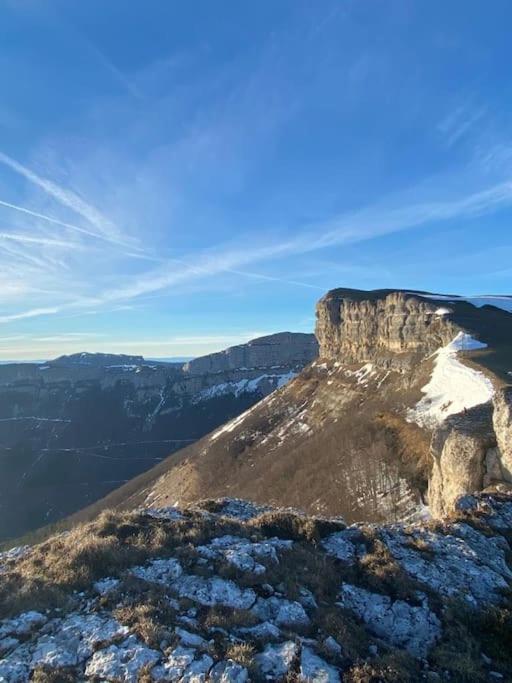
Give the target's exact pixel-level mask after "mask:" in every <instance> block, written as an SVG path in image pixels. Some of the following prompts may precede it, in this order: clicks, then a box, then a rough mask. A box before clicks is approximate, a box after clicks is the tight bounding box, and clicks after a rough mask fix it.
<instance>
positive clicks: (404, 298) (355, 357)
mask: <svg viewBox="0 0 512 683" xmlns="http://www.w3.org/2000/svg"><path fill="white" fill-rule="evenodd" d="M426 296H427V295H426ZM316 314H317V325H316V336H317V338H318V342H319V345H320V356H321V357H322V358H326V359H332V360H343V361H345V362H357V361H368V360H372V361H375V360H380V361H381V362H383V361H388V362H392V361H393V359H394V360H395V361H396V358H394V357H395V356H396V355H399V356H400V355H402V354H407V353H408V354H416V355H417V354H423V355H424V354H428V353H433V352H434V351H436V350H437V349H438V348H439V347H441V346H444V345H445V344H447V343H448V342H450V341H451V340H452V339H453V338H454V337H455V336H456V334H457V333H458V332H459V331H461V329H462V328H461V327H460V326H458V325H456V324H454V323H453V322H452V321H451V320H450V318H449V317H448V316H447V315H446V313H445V312H444V311H443V309H440V307H439V305H438V304H436V303H435V302H433V301H432V302H430V301H427V300H425V299H424V298H420V297H419V296H417V295H415V294H412V293H408V292H402V291H391V290H376V291H374V292H360V291H358V290H349V289H334V290H332V291H331V292H328V293H327V294H326V295H325V296H324V297H323V298H322V299H320V301H319V302H318V305H317V313H316Z"/></svg>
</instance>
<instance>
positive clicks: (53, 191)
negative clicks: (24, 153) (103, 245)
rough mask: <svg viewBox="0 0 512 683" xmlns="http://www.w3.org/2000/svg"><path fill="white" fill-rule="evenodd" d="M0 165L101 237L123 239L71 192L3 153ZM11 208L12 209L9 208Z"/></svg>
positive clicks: (0, 155)
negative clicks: (76, 215)
mask: <svg viewBox="0 0 512 683" xmlns="http://www.w3.org/2000/svg"><path fill="white" fill-rule="evenodd" d="M0 163H2V164H4V165H5V166H7V167H8V168H10V169H11V170H12V171H14V172H15V173H17V174H18V175H20V176H22V177H23V178H25V179H26V180H28V181H29V182H30V183H32V184H33V185H35V186H37V187H39V188H40V189H41V190H43V191H44V192H46V194H48V195H49V196H50V197H52V198H53V199H55V200H56V201H57V202H58V203H59V204H61V205H62V206H64V207H66V208H68V209H71V210H72V211H73V212H74V213H76V214H78V215H80V216H82V218H85V220H87V221H88V222H89V223H90V224H91V225H93V226H94V227H95V228H96V229H97V231H98V232H99V233H100V235H102V236H103V237H108V238H109V239H111V240H121V239H122V238H123V235H122V233H121V231H120V230H119V228H118V227H117V226H116V225H114V223H112V221H110V220H109V219H108V218H107V217H105V216H104V215H103V214H102V213H101V212H100V211H98V209H96V208H95V207H94V206H92V204H90V203H88V202H87V201H86V200H84V199H83V198H82V197H80V196H79V195H78V194H77V193H76V192H74V191H73V190H70V189H67V188H64V187H61V186H60V185H58V184H57V183H55V182H54V181H52V180H49V179H48V178H44V177H43V176H40V175H38V174H37V173H35V171H33V170H31V169H30V168H28V167H27V166H24V165H23V164H21V163H19V162H18V161H16V160H15V159H13V158H12V157H10V156H8V155H7V154H4V153H3V152H0ZM11 208H13V207H12V206H11Z"/></svg>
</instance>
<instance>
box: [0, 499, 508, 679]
mask: <svg viewBox="0 0 512 683" xmlns="http://www.w3.org/2000/svg"><path fill="white" fill-rule="evenodd" d="M511 532H512V496H503V495H501V496H500V495H496V496H487V495H480V496H474V497H473V496H467V497H465V498H462V499H459V501H458V502H457V505H456V513H455V516H454V519H453V520H452V521H451V522H450V523H449V524H437V525H436V526H433V525H429V524H425V523H418V524H414V525H410V526H405V525H384V526H372V527H369V526H367V525H353V526H349V527H346V526H345V524H344V523H343V521H342V520H340V519H329V518H323V517H307V516H305V515H304V514H302V513H300V512H298V511H294V510H289V509H288V510H282V509H277V508H275V509H268V508H267V509H263V508H261V507H260V506H257V505H253V504H251V503H249V502H245V501H241V500H230V499H222V500H218V501H211V500H210V501H203V502H202V503H200V504H198V505H197V506H195V507H192V508H185V509H178V508H162V509H158V510H155V509H151V510H149V509H147V510H138V511H135V512H132V513H122V514H118V515H114V514H113V513H110V514H109V515H107V516H104V517H102V518H100V519H98V520H96V521H95V522H93V523H92V524H90V525H87V526H84V527H81V528H78V529H75V530H73V531H71V532H70V533H68V534H66V535H61V536H56V537H54V538H50V539H49V540H47V541H46V542H45V543H44V544H43V545H40V546H34V547H32V548H28V549H27V548H24V549H23V551H22V552H19V553H15V552H13V553H11V554H10V555H9V556H8V557H7V556H3V557H0V570H1V571H2V584H1V585H0V681H2V682H5V683H13V682H17V683H25V682H26V681H29V680H52V681H54V680H63V681H71V680H80V681H84V682H85V681H91V683H93V682H95V681H98V680H102V681H106V682H111V683H123V682H130V683H131V682H133V683H136V681H142V680H144V681H148V683H149V682H150V681H153V682H154V683H165V682H172V681H175V682H181V683H192V682H195V683H203V682H205V683H206V682H207V681H212V682H215V681H217V682H223V683H230V682H232V683H237V682H238V683H245V682H248V681H251V680H252V681H260V680H261V681H263V680H270V681H278V680H294V681H297V682H298V683H306V682H308V683H315V682H316V683H325V682H327V683H341V681H345V680H346V681H363V680H382V681H395V680H402V681H405V680H407V681H457V680H462V679H460V678H459V672H460V671H461V670H463V671H464V680H475V681H480V680H481V681H484V680H499V679H503V680H505V679H506V680H510V676H511V675H512V667H511V664H510V658H509V650H508V648H507V642H508V640H507V639H509V637H510V634H509V632H508V629H509V627H510V623H511V619H512V612H511V610H510V609H509V605H508V603H507V599H506V592H507V590H509V587H510V585H511V583H512V571H511V569H510V566H509V562H510V558H511V554H510V550H511V548H510V545H509V539H510V538H511ZM341 543H343V548H344V550H343V552H342V553H341V555H340V552H339V549H340V547H341V546H340V544H341ZM36 573H37V590H31V587H32V585H33V583H31V582H33V581H34V576H35V575H36ZM77 588H79V591H78V590H77ZM43 606H44V608H43ZM462 667H463V669H462Z"/></svg>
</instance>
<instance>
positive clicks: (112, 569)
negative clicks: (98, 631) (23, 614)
mask: <svg viewBox="0 0 512 683" xmlns="http://www.w3.org/2000/svg"><path fill="white" fill-rule="evenodd" d="M251 531H252V530H251ZM252 533H254V531H252ZM223 534H238V535H248V534H249V531H247V530H245V528H244V527H243V525H241V524H240V523H238V522H232V521H229V520H225V519H209V518H205V517H204V515H201V514H197V513H195V514H194V513H193V512H191V513H189V514H188V516H186V517H185V518H184V519H182V520H155V519H152V518H151V517H148V516H145V515H142V514H140V513H137V512H113V511H107V512H104V513H102V514H101V515H100V516H99V517H98V518H97V519H96V520H95V521H94V522H91V523H89V524H86V525H81V526H78V527H75V528H74V529H73V530H72V531H70V532H69V533H67V534H62V535H60V536H55V537H53V538H50V539H48V540H47V541H45V542H44V543H41V544H40V545H38V546H35V547H34V548H33V549H32V552H31V553H30V554H29V555H28V556H27V557H25V558H22V559H21V560H19V561H18V562H17V563H16V565H15V567H14V568H13V569H11V570H8V571H7V572H6V573H5V574H3V575H2V582H1V584H0V618H3V617H6V616H10V615H12V614H16V613H19V612H20V611H23V610H25V609H45V608H47V607H55V606H57V605H59V606H62V605H64V604H65V603H66V602H67V601H68V600H69V597H70V593H71V591H73V590H84V589H87V588H89V587H90V585H91V584H92V583H93V582H94V581H97V580H98V579H100V578H102V577H106V576H121V575H122V573H123V571H124V570H125V569H127V568H128V567H131V566H133V565H136V564H141V563H143V562H145V561H146V560H148V559H150V558H151V557H155V556H158V557H168V556H169V555H171V554H173V553H175V552H176V551H177V549H178V548H183V547H187V546H189V545H190V544H193V545H198V544H203V543H208V542H209V541H210V540H211V539H212V538H214V537H215V536H221V535H223Z"/></svg>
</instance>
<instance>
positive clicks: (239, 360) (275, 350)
mask: <svg viewBox="0 0 512 683" xmlns="http://www.w3.org/2000/svg"><path fill="white" fill-rule="evenodd" d="M317 355H318V343H317V341H316V338H315V335H314V334H300V333H291V332H279V333H278V334H272V335H269V336H267V337H258V338H257V339H253V340H252V341H250V342H248V343H247V344H240V345H239V346H232V347H230V348H229V349H226V350H225V351H220V352H219V353H211V354H209V355H207V356H201V358H196V359H194V360H191V361H190V362H188V363H186V364H185V365H184V371H185V373H187V374H190V375H204V374H216V373H219V372H226V371H232V370H236V369H240V368H243V369H253V368H256V369H257V368H270V367H283V366H298V367H301V368H302V367H304V366H305V365H307V364H308V363H311V361H313V360H314V359H315V358H316V357H317Z"/></svg>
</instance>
